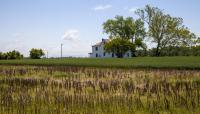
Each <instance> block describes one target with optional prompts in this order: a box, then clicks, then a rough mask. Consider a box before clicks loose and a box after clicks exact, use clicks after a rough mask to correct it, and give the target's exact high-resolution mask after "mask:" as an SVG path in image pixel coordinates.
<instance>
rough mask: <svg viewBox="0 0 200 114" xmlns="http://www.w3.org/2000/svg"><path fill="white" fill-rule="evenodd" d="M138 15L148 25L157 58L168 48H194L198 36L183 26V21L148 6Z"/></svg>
mask: <svg viewBox="0 0 200 114" xmlns="http://www.w3.org/2000/svg"><path fill="white" fill-rule="evenodd" d="M136 14H138V15H139V16H140V18H141V19H142V20H143V21H144V22H145V23H147V24H148V37H150V38H152V40H153V42H155V43H156V44H157V46H156V56H160V54H161V53H162V52H161V51H162V49H163V48H165V47H168V46H192V45H194V44H195V39H197V37H196V35H195V34H194V33H192V32H190V30H189V29H188V28H187V27H185V26H184V25H183V19H182V18H177V17H172V16H170V15H169V14H165V13H164V12H163V10H161V9H159V8H157V7H151V6H150V5H147V6H146V7H145V8H144V9H138V10H137V11H136Z"/></svg>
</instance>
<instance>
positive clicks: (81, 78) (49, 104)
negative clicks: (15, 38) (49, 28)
mask: <svg viewBox="0 0 200 114" xmlns="http://www.w3.org/2000/svg"><path fill="white" fill-rule="evenodd" d="M199 76H200V71H198V70H150V69H149V70H147V69H143V70H141V69H140V70H139V69H138V70H130V69H111V68H106V69H101V68H98V69H97V68H84V67H61V66H60V67H59V66H57V67H55V66H48V67H42V66H41V67H38V66H37V67H34V66H1V67H0V114H4V113H5V114H29V113H30V114H66V113H74V114H80V113H83V114H88V113H98V114H99V113H102V114H105V113H113V114H133V113H136V114H137V113H138V114H140V113H141V114H143V113H150V114H152V113H153V114H154V113H156V114H157V113H194V114H195V113H196V114H199V113H200V77H199Z"/></svg>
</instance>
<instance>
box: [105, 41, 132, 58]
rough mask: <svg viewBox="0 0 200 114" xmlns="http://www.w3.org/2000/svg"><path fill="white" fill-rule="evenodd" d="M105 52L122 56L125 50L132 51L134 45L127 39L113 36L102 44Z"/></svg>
mask: <svg viewBox="0 0 200 114" xmlns="http://www.w3.org/2000/svg"><path fill="white" fill-rule="evenodd" d="M104 49H105V51H106V52H112V53H114V54H115V55H116V56H117V57H118V58H123V56H124V54H125V53H126V52H127V51H129V50H130V51H131V52H134V51H135V45H134V44H133V43H131V42H130V41H129V40H123V39H120V38H115V39H113V40H111V41H110V42H108V43H106V44H105V46H104Z"/></svg>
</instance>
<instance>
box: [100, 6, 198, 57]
mask: <svg viewBox="0 0 200 114" xmlns="http://www.w3.org/2000/svg"><path fill="white" fill-rule="evenodd" d="M135 13H136V14H137V15H138V16H139V19H137V20H134V19H133V18H132V17H127V18H124V17H123V16H116V17H115V19H109V20H107V21H106V22H105V23H104V24H103V29H104V32H105V33H107V34H108V35H109V38H110V40H111V41H110V42H109V43H107V44H106V45H105V50H106V51H107V52H113V53H114V54H115V55H117V57H119V58H121V57H123V56H122V55H124V54H125V52H127V51H128V50H131V51H132V53H133V55H132V56H136V54H137V53H140V52H141V50H142V53H144V54H147V53H148V52H151V53H152V54H150V55H153V56H163V55H169V56H170V55H171V54H170V53H168V51H169V50H171V49H172V50H180V49H181V50H182V49H183V50H184V49H187V50H193V51H195V50H196V49H197V50H198V49H199V48H198V45H199V42H200V38H198V37H197V36H196V35H195V34H194V33H192V32H191V31H190V30H189V29H188V28H187V27H185V26H184V25H183V19H182V18H179V17H172V16H171V15H169V14H165V13H164V12H163V10H161V9H159V8H157V7H151V6H150V5H147V6H146V7H145V8H144V9H138V10H137V11H136V12H135ZM145 25H147V28H145ZM145 38H148V40H150V41H152V42H153V43H155V45H156V47H155V48H153V49H151V50H149V51H147V46H146V44H145V43H144V39H145ZM116 39H118V40H116ZM115 42H120V43H115ZM130 43H131V45H130ZM113 44H115V45H113ZM196 46H197V47H196ZM193 48H194V49H193ZM138 49H139V50H138ZM172 55H180V54H174V53H173V54H172ZM194 55H199V54H196V52H195V53H194Z"/></svg>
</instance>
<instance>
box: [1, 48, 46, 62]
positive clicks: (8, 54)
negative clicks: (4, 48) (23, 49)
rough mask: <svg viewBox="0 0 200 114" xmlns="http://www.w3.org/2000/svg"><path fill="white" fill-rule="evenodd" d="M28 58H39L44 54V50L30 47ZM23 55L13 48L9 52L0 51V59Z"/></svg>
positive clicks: (20, 57)
mask: <svg viewBox="0 0 200 114" xmlns="http://www.w3.org/2000/svg"><path fill="white" fill-rule="evenodd" d="M29 52H30V54H29V55H30V58H31V59H40V58H41V57H42V56H44V55H45V54H44V52H43V50H42V49H35V48H33V49H31V50H30V51H29ZM23 58H24V56H23V54H21V53H20V52H19V51H16V50H13V51H10V52H6V53H2V52H0V60H11V59H23Z"/></svg>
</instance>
